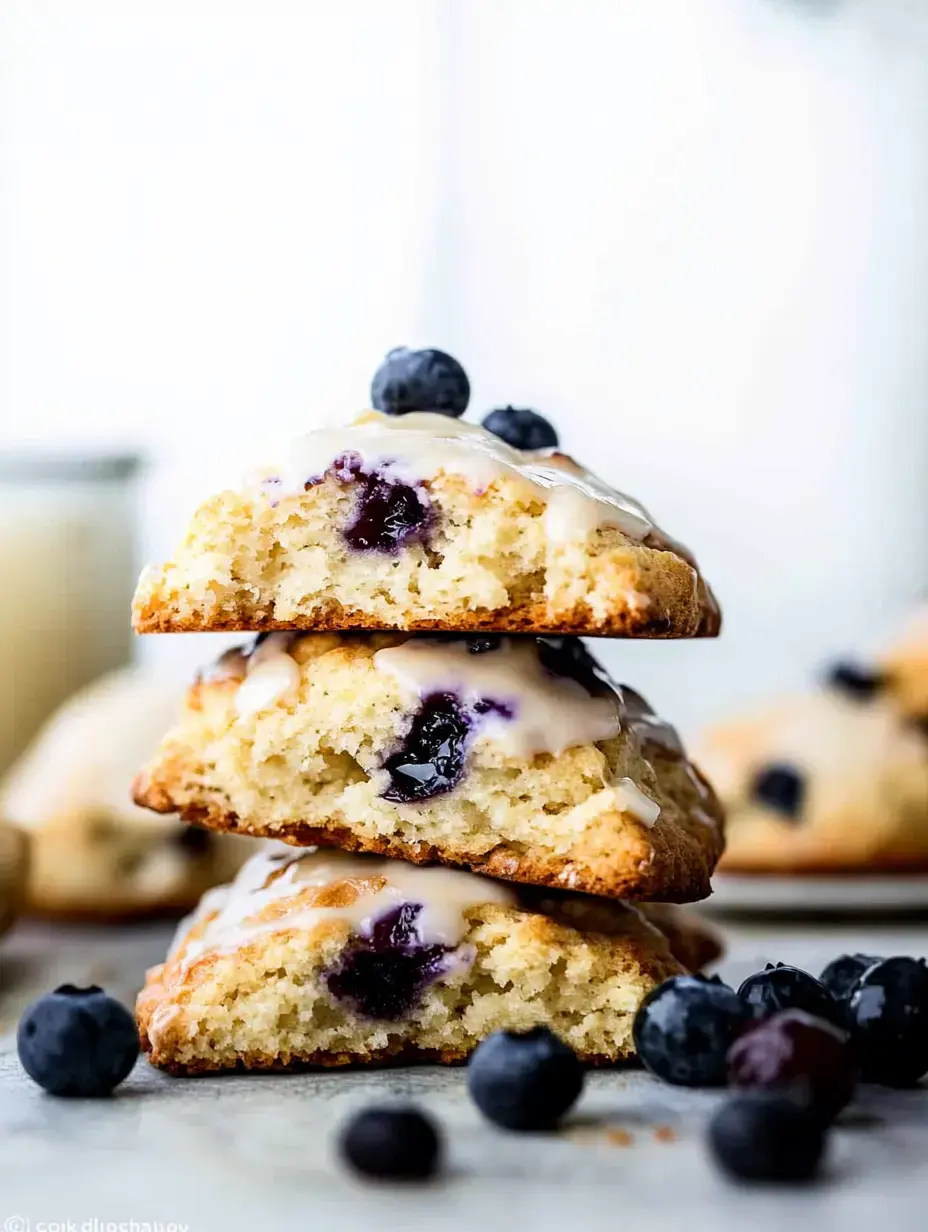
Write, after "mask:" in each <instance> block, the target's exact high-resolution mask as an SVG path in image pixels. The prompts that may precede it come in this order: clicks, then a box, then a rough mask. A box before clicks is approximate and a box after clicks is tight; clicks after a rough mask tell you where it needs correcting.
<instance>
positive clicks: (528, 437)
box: [483, 406, 558, 449]
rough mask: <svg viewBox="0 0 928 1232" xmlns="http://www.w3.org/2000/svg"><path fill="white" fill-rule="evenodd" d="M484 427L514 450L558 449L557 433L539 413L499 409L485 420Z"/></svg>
mask: <svg viewBox="0 0 928 1232" xmlns="http://www.w3.org/2000/svg"><path fill="white" fill-rule="evenodd" d="M483 426H484V427H485V428H486V430H487V431H488V432H492V433H493V435H494V436H498V437H499V438H500V440H503V441H505V442H506V444H507V445H511V446H512V447H513V449H556V448H557V443H558V441H557V433H556V432H555V430H554V429H553V428H552V427H551V425H550V424H549V423H548V421H547V419H545V417H544V416H543V415H539V414H538V412H537V411H529V410H522V409H520V408H519V407H515V406H501V407H497V409H496V410H495V411H490V413H489V415H487V416H486V417H485V418H484V420H483Z"/></svg>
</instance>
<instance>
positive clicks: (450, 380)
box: [371, 347, 470, 419]
mask: <svg viewBox="0 0 928 1232" xmlns="http://www.w3.org/2000/svg"><path fill="white" fill-rule="evenodd" d="M469 401H470V382H469V381H468V379H467V374H466V372H465V371H464V369H463V368H462V367H461V365H460V364H459V363H458V361H457V360H456V359H453V358H452V356H450V355H447V354H446V353H445V352H444V351H436V350H435V349H434V348H427V349H426V350H422V351H413V350H410V348H409V347H396V348H395V350H392V351H390V352H389V353H388V354H387V357H386V359H385V360H384V361H383V363H382V364H381V365H380V367H379V368H378V369H377V371H376V373H375V374H374V380H373V383H372V385H371V402H372V404H373V406H374V407H375V409H376V410H378V411H383V412H384V414H386V415H408V414H409V413H410V411H436V412H437V413H438V414H439V415H450V416H452V417H453V418H455V419H457V418H458V417H459V416H461V415H463V414H464V412H465V411H466V410H467V403H468V402H469Z"/></svg>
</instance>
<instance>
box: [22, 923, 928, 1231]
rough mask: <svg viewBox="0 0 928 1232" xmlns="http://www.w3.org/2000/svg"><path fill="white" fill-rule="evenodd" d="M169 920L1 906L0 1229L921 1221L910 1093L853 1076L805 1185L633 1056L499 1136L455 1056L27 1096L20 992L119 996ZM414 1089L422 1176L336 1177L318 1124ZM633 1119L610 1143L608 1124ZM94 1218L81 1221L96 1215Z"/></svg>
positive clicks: (744, 954) (761, 927)
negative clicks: (758, 1175) (573, 1103)
mask: <svg viewBox="0 0 928 1232" xmlns="http://www.w3.org/2000/svg"><path fill="white" fill-rule="evenodd" d="M725 927H726V932H727V935H728V941H729V953H728V956H727V958H726V959H725V961H724V963H723V964H722V967H721V972H722V974H723V975H724V976H726V977H727V978H730V979H732V980H737V979H739V978H741V977H742V976H744V975H746V974H747V973H748V972H750V971H751V970H756V969H757V968H758V967H759V966H761V965H762V964H763V962H765V961H767V960H771V961H776V960H780V961H785V962H795V963H797V964H798V965H800V966H805V967H807V968H808V969H810V970H812V971H814V972H818V970H820V968H821V967H822V966H823V965H824V963H825V962H826V961H828V959H829V958H831V957H833V956H834V955H835V954H836V953H839V952H843V951H848V950H860V949H862V950H869V951H871V952H877V953H912V954H928V923H921V924H919V923H916V922H908V923H906V922H898V923H896V924H890V925H887V924H875V923H868V922H867V921H866V920H858V921H856V922H855V923H852V924H850V925H843V926H842V925H836V924H825V923H822V922H820V921H819V922H815V923H812V924H808V923H807V924H804V925H786V924H784V923H782V922H770V923H756V922H755V923H753V924H746V923H739V924H737V925H736V924H733V923H728V922H726V925H725ZM170 931H171V929H170V925H146V926H139V927H134V928H124V929H119V930H105V929H93V928H88V927H80V928H78V927H75V926H71V927H51V926H49V925H39V924H28V925H20V926H19V927H18V928H17V929H15V930H14V932H13V933H12V934H11V935H10V936H9V937H7V938H6V939H5V941H4V943H3V946H2V949H0V1026H2V1031H3V1034H2V1037H0V1127H2V1135H3V1143H2V1150H0V1229H3V1232H56V1229H61V1232H64V1230H65V1229H67V1230H69V1232H107V1230H108V1227H109V1226H110V1225H112V1226H113V1227H114V1229H115V1227H116V1226H117V1225H121V1232H144V1230H145V1228H146V1226H152V1225H154V1224H155V1222H156V1221H161V1222H162V1223H163V1224H165V1225H168V1224H170V1223H173V1224H174V1225H175V1226H177V1227H181V1226H184V1225H186V1227H187V1228H189V1229H190V1232H211V1230H212V1229H233V1230H237V1229H260V1230H263V1229H269V1230H276V1229H283V1230H288V1229H302V1230H306V1232H317V1230H318V1232H323V1230H325V1232H329V1230H330V1229H331V1230H332V1232H336V1230H337V1232H355V1230H359V1232H360V1230H364V1232H367V1230H368V1229H371V1230H375V1229H377V1230H380V1229H393V1228H402V1229H408V1230H410V1232H418V1230H419V1229H422V1230H425V1229H428V1230H429V1232H434V1230H438V1232H441V1229H445V1228H480V1229H482V1230H483V1229H496V1228H506V1229H510V1228H511V1229H518V1230H519V1232H521V1230H522V1229H532V1230H534V1229H539V1228H552V1229H553V1228H558V1229H566V1230H568V1232H573V1230H574V1229H578V1230H579V1229H600V1228H603V1229H606V1228H608V1229H614V1230H616V1232H627V1230H633V1232H634V1230H636V1229H639V1228H640V1229H649V1230H651V1232H665V1230H668V1229H677V1228H686V1229H687V1230H688V1232H702V1230H703V1229H716V1228H723V1227H727V1226H739V1227H745V1228H748V1229H750V1232H768V1230H770V1232H772V1230H773V1229H776V1230H777V1232H781V1230H782V1229H784V1228H785V1229H791V1228H794V1227H795V1228H796V1229H803V1232H805V1230H806V1229H817V1228H820V1227H821V1228H826V1227H827V1228H831V1227H833V1228H834V1229H835V1232H875V1230H877V1229H880V1228H881V1227H885V1228H886V1229H887V1230H891V1232H917V1230H921V1229H928V1091H915V1092H889V1091H881V1090H879V1089H876V1088H869V1089H866V1090H865V1091H864V1092H863V1095H862V1098H861V1101H860V1103H859V1105H858V1108H857V1109H856V1110H855V1111H854V1112H853V1113H852V1114H851V1115H849V1116H848V1117H847V1118H846V1121H845V1123H844V1124H842V1125H841V1127H840V1128H839V1129H838V1130H836V1131H835V1133H834V1135H833V1141H832V1148H833V1149H832V1153H831V1160H830V1165H829V1168H828V1172H827V1176H826V1179H825V1180H824V1182H823V1183H821V1184H819V1185H816V1186H815V1187H813V1188H809V1189H798V1190H795V1189H794V1190H782V1189H780V1190H770V1189H761V1190H757V1189H745V1188H742V1187H738V1186H733V1185H731V1184H730V1183H728V1182H726V1181H724V1180H723V1179H722V1178H721V1177H719V1176H718V1175H717V1173H716V1172H715V1170H714V1169H713V1167H712V1166H711V1164H710V1163H709V1161H708V1160H707V1158H706V1154H705V1149H704V1145H703V1126H704V1123H705V1119H706V1116H707V1113H708V1112H709V1110H710V1109H711V1108H712V1106H713V1105H714V1103H715V1102H716V1100H717V1099H718V1098H719V1097H718V1096H716V1095H714V1094H710V1093H704V1092H689V1091H679V1090H674V1089H673V1088H669V1087H666V1086H662V1085H661V1084H659V1083H656V1082H654V1081H652V1080H651V1079H650V1078H649V1077H648V1076H647V1075H645V1074H642V1073H639V1072H635V1071H626V1072H621V1073H608V1074H594V1075H592V1077H591V1078H590V1080H589V1082H588V1086H587V1089H586V1091H585V1093H584V1096H583V1099H582V1102H581V1104H580V1105H579V1106H578V1109H577V1111H576V1113H575V1115H574V1116H573V1117H572V1118H571V1120H570V1122H569V1123H568V1124H567V1126H566V1127H565V1129H564V1130H563V1131H562V1132H560V1133H558V1134H555V1135H550V1136H534V1135H532V1136H520V1135H512V1134H506V1133H502V1132H500V1131H497V1130H495V1129H493V1128H492V1127H490V1126H488V1125H487V1124H485V1123H484V1122H483V1121H482V1120H481V1119H480V1117H479V1115H478V1114H477V1112H476V1110H475V1109H474V1108H473V1106H472V1105H471V1104H470V1102H469V1101H468V1099H467V1096H466V1092H465V1090H464V1082H463V1073H462V1071H460V1070H445V1071H443V1070H441V1069H439V1068H431V1067H430V1068H428V1069H402V1070H393V1071H379V1072H376V1073H364V1072H358V1073H334V1074H303V1075H299V1076H265V1077H247V1076H245V1077H231V1078H229V1077H227V1078H201V1079H196V1080H186V1081H185V1080H177V1079H170V1078H166V1077H164V1076H163V1075H161V1074H158V1073H156V1072H155V1071H153V1070H152V1069H151V1068H150V1067H149V1066H148V1065H147V1063H146V1062H144V1061H142V1062H140V1063H139V1065H138V1067H137V1068H136V1070H135V1072H134V1073H133V1075H132V1076H131V1077H130V1079H129V1080H128V1081H127V1082H126V1084H125V1085H124V1086H123V1087H122V1088H121V1089H120V1091H119V1092H118V1093H117V1095H116V1096H114V1097H113V1098H112V1099H109V1100H103V1101H80V1102H72V1101H63V1100H55V1099H53V1098H51V1097H49V1096H46V1095H43V1094H42V1093H41V1092H39V1091H38V1089H37V1088H36V1087H34V1086H33V1085H32V1084H31V1083H30V1082H29V1081H28V1079H26V1078H25V1077H24V1076H23V1074H22V1072H21V1070H20V1068H19V1065H18V1062H17V1060H16V1053H15V1045H14V1042H13V1035H12V1032H13V1030H14V1029H15V1023H16V1020H17V1018H18V1015H19V1013H20V1011H21V1010H22V1008H23V1006H24V1005H25V1004H27V1003H28V1001H30V1000H31V999H32V998H33V997H34V996H36V995H37V994H38V993H40V992H42V991H45V990H46V989H48V988H51V987H54V986H55V985H56V984H58V983H61V982H64V981H65V980H71V981H73V982H75V983H91V982H95V983H98V984H101V985H103V986H104V987H106V988H107V989H108V990H109V991H111V992H113V993H115V994H117V995H119V996H121V997H123V998H125V999H126V1000H127V1001H129V1000H131V998H132V996H133V994H134V992H135V990H136V988H137V986H138V984H139V982H140V979H141V976H142V972H143V971H144V969H145V967H146V966H148V965H149V964H151V963H154V962H157V961H158V960H159V959H160V958H161V957H163V954H164V949H165V945H166V940H167V938H168V936H169V935H170ZM396 1097H400V1098H407V1099H414V1100H416V1101H418V1102H420V1103H421V1104H422V1105H424V1106H425V1107H426V1108H428V1109H429V1110H430V1111H431V1112H432V1113H434V1115H435V1116H436V1117H437V1118H438V1119H439V1120H440V1121H441V1123H442V1125H443V1126H444V1129H445V1132H446V1137H447V1147H448V1167H447V1169H446V1174H445V1176H444V1177H443V1179H442V1180H440V1181H437V1182H435V1183H431V1184H428V1185H425V1186H418V1187H413V1188H409V1187H402V1186H395V1185H382V1184H381V1185H370V1184H366V1185H365V1184H362V1183H359V1182H358V1181H356V1180H353V1179H352V1178H350V1177H349V1176H347V1175H346V1173H345V1172H344V1171H343V1169H342V1168H341V1167H340V1166H339V1164H338V1162H337V1160H336V1159H335V1158H334V1156H333V1151H332V1142H333V1134H334V1131H335V1129H336V1127H337V1126H338V1125H339V1124H340V1123H341V1122H342V1121H343V1119H344V1118H345V1116H346V1115H347V1113H348V1112H349V1110H350V1109H352V1108H354V1107H356V1106H358V1105H361V1104H365V1103H367V1102H369V1101H371V1100H375V1099H376V1100H382V1099H387V1098H396ZM617 1129H620V1130H625V1131H627V1133H628V1134H629V1135H631V1142H630V1143H629V1144H628V1145H624V1146H622V1145H618V1144H616V1143H614V1142H611V1141H610V1139H609V1131H610V1130H613V1131H614V1130H617ZM94 1221H95V1222H94Z"/></svg>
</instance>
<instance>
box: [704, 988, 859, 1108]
mask: <svg viewBox="0 0 928 1232" xmlns="http://www.w3.org/2000/svg"><path fill="white" fill-rule="evenodd" d="M855 1071H856V1066H855V1061H854V1051H853V1049H852V1047H851V1043H850V1040H849V1039H848V1036H847V1032H845V1031H842V1030H840V1029H839V1028H838V1027H835V1026H833V1025H832V1024H831V1023H830V1022H825V1020H824V1019H822V1018H813V1017H812V1015H811V1014H806V1013H805V1012H804V1011H803V1010H783V1011H782V1012H781V1013H779V1014H774V1015H773V1017H772V1018H767V1019H765V1020H764V1021H763V1022H760V1023H757V1024H756V1025H755V1026H753V1027H751V1028H750V1030H748V1031H745V1033H744V1035H742V1036H741V1038H740V1039H737V1040H735V1042H734V1044H732V1046H731V1048H730V1049H729V1053H728V1081H729V1084H730V1085H731V1086H733V1087H737V1088H739V1089H741V1090H746V1091H780V1092H782V1093H783V1094H784V1095H790V1096H791V1097H792V1098H793V1099H796V1100H798V1101H799V1102H801V1103H805V1104H809V1105H810V1106H811V1107H814V1108H816V1109H817V1110H818V1112H819V1113H820V1114H821V1116H822V1117H823V1118H824V1119H825V1120H826V1121H830V1120H833V1119H834V1118H835V1117H836V1116H837V1115H838V1113H839V1112H840V1111H841V1109H842V1108H844V1107H846V1106H847V1104H849V1103H850V1102H851V1099H852V1098H853V1095H854V1085H855V1078H856V1073H855Z"/></svg>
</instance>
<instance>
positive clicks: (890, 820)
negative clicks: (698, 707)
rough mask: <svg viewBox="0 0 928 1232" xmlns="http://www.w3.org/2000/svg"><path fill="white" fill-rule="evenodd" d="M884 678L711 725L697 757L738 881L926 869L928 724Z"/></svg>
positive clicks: (848, 683) (851, 678)
mask: <svg viewBox="0 0 928 1232" xmlns="http://www.w3.org/2000/svg"><path fill="white" fill-rule="evenodd" d="M905 700H906V699H905V698H903V699H900V697H899V696H898V694H897V692H896V690H895V685H894V682H893V681H892V680H891V679H889V678H888V677H887V675H886V674H885V673H883V672H882V671H874V672H872V673H871V672H863V671H861V670H859V669H856V668H855V669H846V668H843V667H840V668H839V669H837V670H836V671H835V672H834V673H833V675H832V678H831V681H830V682H829V683H828V684H826V685H825V686H823V687H822V688H819V689H815V690H812V691H810V692H808V693H806V694H803V695H799V696H796V697H792V698H786V699H784V700H782V701H780V702H776V703H773V704H771V705H769V706H768V707H766V708H765V709H762V710H759V711H758V712H757V713H755V714H754V715H747V716H745V717H743V718H741V719H736V720H733V721H731V722H729V723H724V724H720V725H718V726H716V727H713V728H711V729H710V730H708V731H707V732H705V733H704V734H703V736H702V737H701V738H700V739H699V740H698V741H697V743H696V746H695V750H694V756H695V757H696V759H697V761H698V763H699V765H700V766H701V767H702V768H703V769H704V770H705V771H706V773H707V774H708V775H709V776H710V778H711V781H712V783H713V785H714V786H715V788H716V789H717V791H718V793H719V795H720V796H721V798H722V801H723V804H724V806H725V811H726V851H725V856H724V859H723V861H722V863H721V865H720V867H721V868H722V869H723V870H725V871H726V872H739V873H755V872H756V873H862V874H874V873H881V872H883V873H886V872H919V871H923V870H928V725H926V724H925V722H924V720H920V719H919V718H918V717H913V715H911V714H910V713H908V712H907V709H906V707H905V705H904V704H903V702H904V701H905Z"/></svg>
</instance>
